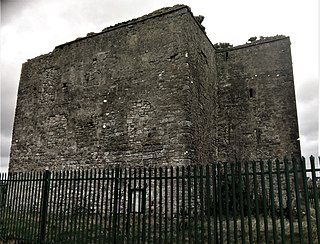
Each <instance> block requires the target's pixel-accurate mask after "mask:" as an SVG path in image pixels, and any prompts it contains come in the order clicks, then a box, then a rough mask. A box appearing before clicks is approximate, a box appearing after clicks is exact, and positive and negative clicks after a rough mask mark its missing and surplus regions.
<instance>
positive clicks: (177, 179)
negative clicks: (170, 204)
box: [176, 166, 180, 243]
mask: <svg viewBox="0 0 320 244" xmlns="http://www.w3.org/2000/svg"><path fill="white" fill-rule="evenodd" d="M179 175H180V173H179V166H177V170H176V184H177V190H176V192H177V215H176V233H177V240H176V243H180V235H179V234H180V230H179V221H180V203H179V200H180V197H179V196H180V188H179Z"/></svg>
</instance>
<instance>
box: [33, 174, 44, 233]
mask: <svg viewBox="0 0 320 244" xmlns="http://www.w3.org/2000/svg"><path fill="white" fill-rule="evenodd" d="M41 175H42V174H41V173H40V172H37V176H36V183H37V184H36V194H35V195H36V197H35V205H34V207H35V210H34V211H35V213H36V214H35V215H34V217H35V221H34V223H35V224H34V226H33V229H34V234H33V235H34V238H35V239H38V238H39V224H40V218H39V216H40V214H39V211H41V209H40V203H41V201H40V199H41V190H40V189H41V187H42V185H41V182H42V180H43V179H42V177H41ZM36 222H37V224H36Z"/></svg>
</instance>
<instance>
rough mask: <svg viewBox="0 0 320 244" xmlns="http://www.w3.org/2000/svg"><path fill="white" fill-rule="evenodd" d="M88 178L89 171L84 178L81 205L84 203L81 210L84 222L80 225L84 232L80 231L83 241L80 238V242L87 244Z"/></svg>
mask: <svg viewBox="0 0 320 244" xmlns="http://www.w3.org/2000/svg"><path fill="white" fill-rule="evenodd" d="M88 178H89V171H88V170H86V171H85V175H84V177H83V181H84V187H83V188H82V196H81V203H82V202H83V206H81V208H82V209H81V210H82V214H83V217H82V220H81V222H82V223H80V224H81V225H82V226H81V227H82V230H81V231H80V230H79V233H81V239H80V238H79V240H81V241H82V242H85V233H86V232H87V229H86V227H87V226H86V216H88V211H87V210H86V207H87V190H88Z"/></svg>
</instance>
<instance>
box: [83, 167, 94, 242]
mask: <svg viewBox="0 0 320 244" xmlns="http://www.w3.org/2000/svg"><path fill="white" fill-rule="evenodd" d="M87 172H89V176H88V177H87V182H88V181H89V184H87V185H86V192H87V191H88V196H86V197H85V199H86V202H87V203H88V205H87V209H86V214H85V215H86V222H85V227H86V237H85V239H84V241H86V242H88V241H89V236H90V233H89V231H90V227H91V225H90V218H91V217H90V215H91V214H90V212H91V211H90V207H91V185H92V169H90V170H88V171H87Z"/></svg>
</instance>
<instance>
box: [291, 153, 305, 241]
mask: <svg viewBox="0 0 320 244" xmlns="http://www.w3.org/2000/svg"><path fill="white" fill-rule="evenodd" d="M292 163H293V179H294V188H295V193H296V203H297V215H298V231H299V241H300V243H302V244H303V243H304V240H303V236H304V235H303V232H302V221H301V203H300V189H299V188H300V186H299V182H298V170H297V161H296V160H295V159H293V160H292Z"/></svg>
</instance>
